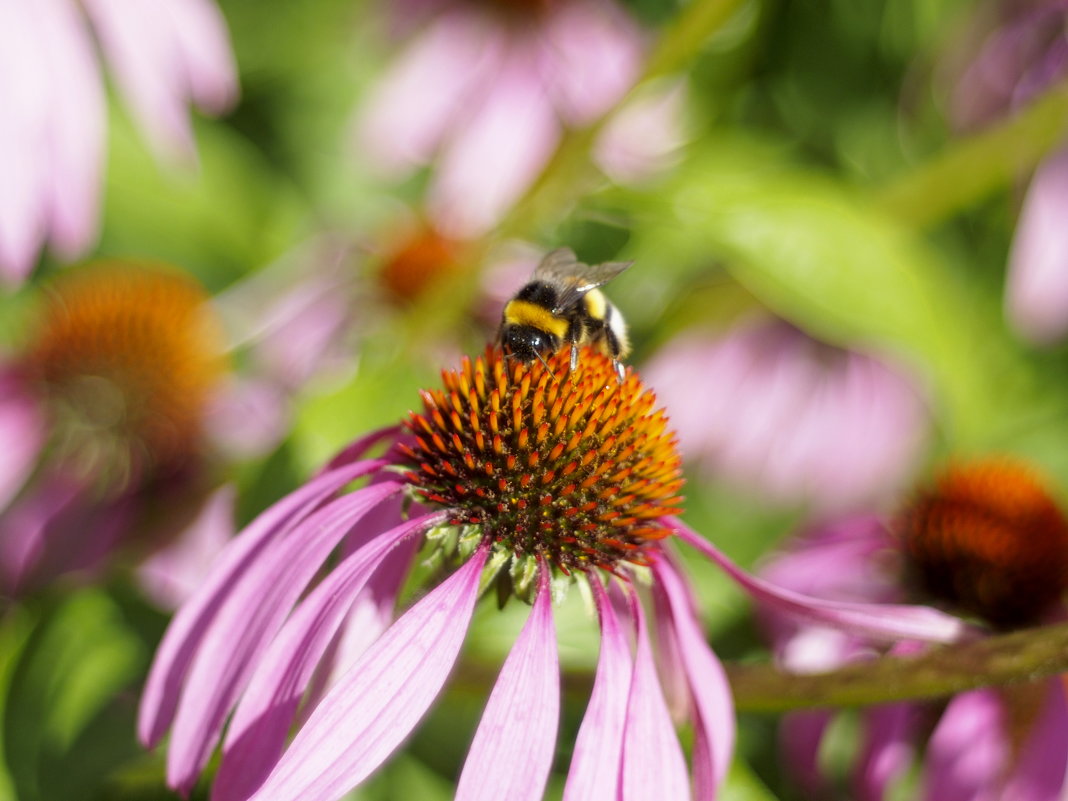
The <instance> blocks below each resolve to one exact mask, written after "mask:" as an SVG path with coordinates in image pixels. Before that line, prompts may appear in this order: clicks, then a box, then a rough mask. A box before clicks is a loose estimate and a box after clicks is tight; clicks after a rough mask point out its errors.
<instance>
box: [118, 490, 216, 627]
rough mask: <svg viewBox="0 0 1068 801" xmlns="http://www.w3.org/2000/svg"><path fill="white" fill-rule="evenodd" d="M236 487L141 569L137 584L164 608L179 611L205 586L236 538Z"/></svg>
mask: <svg viewBox="0 0 1068 801" xmlns="http://www.w3.org/2000/svg"><path fill="white" fill-rule="evenodd" d="M235 500H236V498H235V490H234V487H232V486H230V485H226V486H224V487H222V488H221V489H218V490H216V491H215V492H214V493H212V495H211V497H209V498H208V499H207V500H206V501H204V504H203V506H202V507H201V509H200V510H199V511H198V512H197V516H196V518H195V519H194V520H193V522H192V523H190V524H189V525H188V526H187V527H186V528H185V530H184V531H182V532H181V533H180V534H179V535H178V536H177V537H176V538H175V540H174V542H172V543H170V544H169V545H167V547H165V548H163V549H162V550H160V551H157V552H156V553H154V554H152V556H150V557H149V558H148V559H146V560H145V561H144V562H142V563H141V564H140V565H139V566H138V568H137V583H138V584H140V585H141V588H142V589H143V590H144V591H145V594H146V595H148V597H149V598H151V599H152V600H154V601H155V602H156V603H157V604H159V605H160V606H161V607H163V608H164V609H177V608H178V607H179V606H181V605H182V603H183V602H185V601H186V600H187V599H188V598H190V597H191V596H192V595H193V593H194V592H196V590H197V589H198V588H199V587H200V585H201V584H203V583H204V579H205V578H207V577H208V575H210V573H211V568H212V566H213V565H214V564H215V560H216V559H218V558H219V555H220V554H221V553H222V550H223V548H225V547H226V545H227V544H228V543H229V542H230V540H232V539H233V537H234V502H235Z"/></svg>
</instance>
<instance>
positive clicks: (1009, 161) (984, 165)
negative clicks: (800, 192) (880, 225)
mask: <svg viewBox="0 0 1068 801" xmlns="http://www.w3.org/2000/svg"><path fill="white" fill-rule="evenodd" d="M1066 140H1068V80H1065V81H1061V82H1060V83H1057V84H1055V85H1054V86H1053V88H1052V89H1050V90H1049V91H1048V92H1046V93H1045V94H1044V95H1042V96H1041V97H1040V98H1039V99H1038V100H1036V101H1035V102H1034V103H1032V104H1031V105H1030V106H1028V107H1027V108H1025V109H1024V110H1022V111H1021V112H1020V113H1018V114H1016V115H1014V116H1012V117H1011V118H1009V119H1007V120H1005V121H1004V122H1002V123H1000V124H999V125H997V126H995V127H993V128H989V129H987V130H985V131H983V132H982V133H979V134H977V135H975V136H972V137H969V138H967V139H963V140H960V141H957V142H954V143H952V144H951V145H950V146H949V148H948V149H946V150H945V151H944V152H942V153H941V154H939V155H937V156H935V157H933V158H931V159H930V160H929V161H927V162H925V163H923V164H921V165H919V166H918V167H916V168H915V169H913V170H911V171H909V172H906V173H905V174H904V175H901V176H899V177H898V178H896V179H895V180H894V181H892V182H891V183H890V184H889V185H888V186H886V187H884V188H883V189H882V190H881V191H879V192H878V194H877V196H876V197H877V201H878V202H879V204H880V205H881V206H882V207H883V208H884V209H886V210H887V211H889V212H890V213H891V214H893V215H895V216H896V217H898V218H899V219H901V220H903V221H904V222H907V223H911V224H913V225H915V226H917V227H929V226H932V225H935V224H937V223H939V222H941V221H942V220H945V219H947V218H948V217H951V216H952V215H953V214H955V213H957V212H959V211H961V210H962V209H965V208H968V207H969V206H972V205H974V204H975V203H978V202H979V201H981V200H983V199H985V198H986V197H987V196H989V195H991V194H992V193H994V192H995V191H997V190H999V189H1001V188H1002V187H1004V186H1006V185H1007V184H1010V183H1011V182H1012V181H1013V180H1015V179H1016V178H1017V177H1019V176H1021V175H1026V174H1027V172H1028V171H1030V170H1032V169H1034V167H1035V166H1036V165H1037V164H1038V163H1039V162H1040V161H1042V159H1043V158H1044V157H1045V156H1046V155H1047V154H1048V153H1049V152H1050V151H1051V150H1053V149H1054V148H1056V147H1058V146H1059V145H1061V144H1062V143H1064V142H1065V141H1066Z"/></svg>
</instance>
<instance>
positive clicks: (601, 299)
mask: <svg viewBox="0 0 1068 801" xmlns="http://www.w3.org/2000/svg"><path fill="white" fill-rule="evenodd" d="M582 300H583V302H585V304H586V314H588V315H589V316H590V317H592V318H593V319H594V320H603V319H604V316H605V313H606V312H607V310H608V299H607V298H605V296H604V292H602V291H601V290H599V289H591V290H590V291H589V292H587V293H586V296H585V297H584V298H583V299H582Z"/></svg>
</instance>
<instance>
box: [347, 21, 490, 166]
mask: <svg viewBox="0 0 1068 801" xmlns="http://www.w3.org/2000/svg"><path fill="white" fill-rule="evenodd" d="M500 33H501V32H500V31H495V30H493V26H492V21H490V20H487V19H485V17H484V15H482V14H477V13H467V12H465V11H463V10H458V11H456V12H449V13H445V14H443V15H441V16H440V17H439V18H438V19H437V20H435V21H434V22H433V23H431V24H430V26H429V27H428V29H427V30H426V31H425V32H423V33H422V34H420V35H419V37H418V38H416V39H415V40H414V41H413V42H412V44H411V45H409V46H408V49H407V50H406V51H405V52H404V53H403V54H402V55H401V56H400V58H399V59H398V62H397V63H396V64H395V65H393V67H392V68H391V69H390V71H389V72H387V73H386V75H385V77H384V78H383V79H382V80H381V81H380V82H378V84H377V85H376V87H375V88H374V89H373V90H372V93H371V97H370V101H369V102H368V103H367V105H366V107H365V108H364V109H363V110H362V112H361V113H360V119H359V123H358V126H359V132H358V138H359V143H360V146H361V147H362V148H364V149H366V151H367V154H368V156H369V157H370V158H369V160H370V161H371V162H372V163H373V164H374V165H375V166H377V167H378V168H380V169H384V170H386V171H389V172H399V171H403V170H407V169H410V168H411V167H413V166H415V165H418V164H425V163H427V162H429V161H430V159H431V158H432V157H433V155H434V152H435V151H436V150H437V149H438V147H439V146H440V144H441V142H442V140H443V139H445V137H446V135H447V133H448V131H449V129H450V128H451V127H452V126H453V125H454V124H456V123H459V124H461V125H463V124H465V116H466V114H468V113H470V112H469V106H470V104H471V103H472V98H473V97H476V90H477V89H478V87H480V86H482V85H483V83H482V78H485V77H486V76H487V75H493V74H495V73H496V63H497V61H498V59H499V58H500V57H501V53H502V48H503V46H504V44H505V41H504V39H505V37H503V36H501V35H499V34H500Z"/></svg>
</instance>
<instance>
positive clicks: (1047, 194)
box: [1005, 148, 1068, 343]
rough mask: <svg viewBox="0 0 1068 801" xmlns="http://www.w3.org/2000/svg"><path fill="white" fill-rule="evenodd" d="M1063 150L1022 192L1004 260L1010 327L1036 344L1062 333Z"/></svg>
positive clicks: (1067, 195) (1066, 327)
mask: <svg viewBox="0 0 1068 801" xmlns="http://www.w3.org/2000/svg"><path fill="white" fill-rule="evenodd" d="M1065 219H1068V148H1066V149H1064V150H1061V151H1060V152H1058V153H1056V154H1055V155H1053V156H1051V157H1049V158H1048V159H1046V161H1044V162H1043V163H1042V164H1041V165H1040V166H1039V168H1038V170H1037V171H1036V172H1035V175H1034V178H1032V180H1031V186H1030V188H1029V189H1028V190H1027V198H1026V199H1025V200H1024V205H1023V209H1022V210H1021V212H1020V220H1019V222H1018V223H1017V227H1016V235H1015V238H1014V239H1013V243H1012V253H1011V255H1010V257H1009V275H1008V286H1007V287H1006V296H1005V305H1006V313H1007V314H1008V317H1009V320H1010V322H1011V323H1012V324H1013V326H1014V327H1015V328H1016V330H1017V331H1019V332H1020V334H1022V335H1023V336H1024V337H1026V338H1027V339H1029V340H1031V341H1033V342H1037V343H1048V342H1053V341H1056V340H1059V339H1060V338H1061V337H1063V336H1064V335H1065V333H1068V226H1066V225H1065V224H1064V221H1065Z"/></svg>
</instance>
